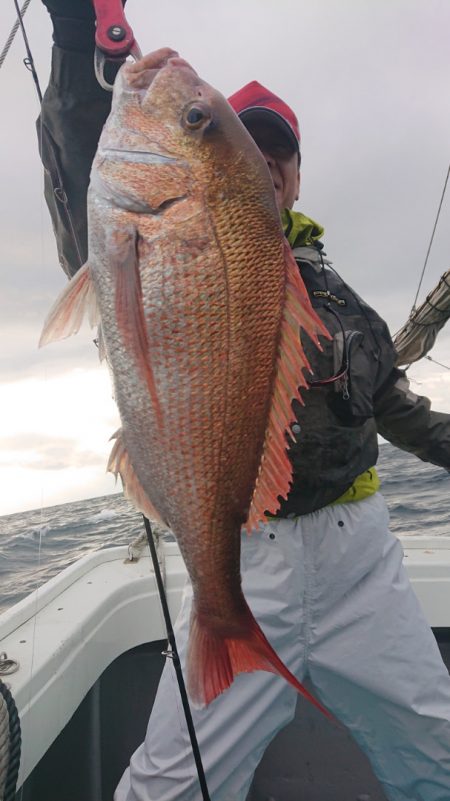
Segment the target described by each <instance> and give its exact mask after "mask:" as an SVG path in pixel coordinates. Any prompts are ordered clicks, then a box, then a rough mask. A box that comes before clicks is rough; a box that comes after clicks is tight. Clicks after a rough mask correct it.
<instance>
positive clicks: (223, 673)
mask: <svg viewBox="0 0 450 801" xmlns="http://www.w3.org/2000/svg"><path fill="white" fill-rule="evenodd" d="M236 628H237V627H234V628H233V633H230V636H229V637H227V634H226V632H225V633H224V631H223V630H214V629H213V628H212V627H211V625H208V620H207V619H205V620H204V621H202V620H201V619H200V616H199V615H198V614H197V612H196V610H195V607H193V611H192V616H191V628H190V633H189V644H188V654H187V688H188V693H189V697H190V699H191V702H192V703H193V705H194V706H197V707H203V706H205V705H207V704H209V703H211V701H213V700H214V698H217V696H218V695H220V694H221V693H223V692H224V691H225V690H227V689H228V687H230V685H231V684H232V682H233V679H234V678H235V676H237V675H238V674H239V673H252V672H253V671H255V670H265V671H267V672H269V673H276V674H278V675H279V676H282V677H283V678H284V679H286V681H288V682H289V684H291V685H292V687H294V688H295V689H296V690H297V692H299V693H300V694H301V695H303V696H304V697H305V698H306V699H307V700H308V701H310V702H311V703H312V704H313V705H314V706H315V707H317V709H320V711H321V712H322V713H323V714H324V715H325V716H326V717H327V718H330V719H331V718H332V715H331V713H330V712H328V710H327V709H325V707H324V706H322V704H321V703H320V702H319V701H317V699H316V698H314V696H313V695H312V694H311V693H310V692H309V691H308V690H307V689H306V687H304V686H303V684H302V683H301V682H300V681H298V679H297V678H296V677H295V676H294V675H293V673H291V672H290V670H288V668H287V667H286V665H285V664H284V663H283V662H282V661H281V659H280V658H279V656H277V654H276V653H275V651H274V649H273V648H272V646H271V645H270V643H269V641H268V640H267V638H266V636H265V634H264V633H263V631H262V629H261V628H260V626H259V625H258V623H257V622H256V620H255V618H254V617H253V615H252V613H251V611H250V609H249V608H248V607H247V608H246V611H245V616H244V618H243V620H242V621H241V625H240V626H239V634H238V635H236Z"/></svg>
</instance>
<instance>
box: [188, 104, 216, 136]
mask: <svg viewBox="0 0 450 801" xmlns="http://www.w3.org/2000/svg"><path fill="white" fill-rule="evenodd" d="M210 119H211V114H210V112H209V109H205V108H202V105H201V104H200V103H194V105H192V106H190V108H188V109H187V111H186V112H185V114H184V123H185V125H186V128H190V129H191V130H195V129H196V128H201V127H202V126H203V125H204V124H205V123H206V122H209V121H210Z"/></svg>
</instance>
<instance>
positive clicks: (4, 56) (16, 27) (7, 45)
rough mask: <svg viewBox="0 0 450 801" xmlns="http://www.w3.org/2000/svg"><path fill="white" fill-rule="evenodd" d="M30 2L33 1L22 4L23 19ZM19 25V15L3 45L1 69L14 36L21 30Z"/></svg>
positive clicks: (0, 59) (0, 57)
mask: <svg viewBox="0 0 450 801" xmlns="http://www.w3.org/2000/svg"><path fill="white" fill-rule="evenodd" d="M30 3H31V0H25V2H24V4H23V6H22V8H21V10H20V12H19V16H20V18H21V19H22V17H23V16H24V14H25V12H26V10H27V8H28V6H29V5H30ZM16 8H17V7H16ZM19 25H20V21H19V17H18V18H17V19H16V21H15V23H14V25H13V26H12V28H11V33H10V34H9V36H8V38H7V40H6V42H5V45H4V47H3V50H2V52H1V54H0V69H1V68H2V66H3V62H4V60H5V58H6V56H7V55H8V53H9V48H10V47H11V45H12V43H13V41H14V37H15V35H16V33H17V31H18V30H19Z"/></svg>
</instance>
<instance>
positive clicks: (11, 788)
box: [0, 681, 22, 801]
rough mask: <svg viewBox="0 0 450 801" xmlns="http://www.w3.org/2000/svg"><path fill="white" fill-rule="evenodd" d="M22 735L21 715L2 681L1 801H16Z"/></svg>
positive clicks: (0, 726) (0, 693)
mask: <svg viewBox="0 0 450 801" xmlns="http://www.w3.org/2000/svg"><path fill="white" fill-rule="evenodd" d="M21 744H22V735H21V730H20V720H19V713H18V711H17V707H16V704H15V702H14V698H13V697H12V695H11V693H10V691H9V690H8V688H7V686H6V684H4V683H3V682H2V681H0V801H14V799H15V796H16V784H17V777H18V775H19V765H20V749H21Z"/></svg>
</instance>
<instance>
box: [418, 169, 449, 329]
mask: <svg viewBox="0 0 450 801" xmlns="http://www.w3.org/2000/svg"><path fill="white" fill-rule="evenodd" d="M449 176H450V164H449V165H448V170H447V176H446V178H445V182H444V188H443V190H442V195H441V199H440V201H439V207H438V210H437V214H436V219H435V221H434V226H433V231H432V234H431V239H430V243H429V245H428V250H427V254H426V256H425V262H424V265H423V268H422V273H421V276H420V280H419V286H418V287H417V292H416V296H415V298H414V302H413V305H412V308H411V311H410V317H411V316H412V315H413V314H414V312H415V311H416V303H417V298H418V297H419V292H420V288H421V286H422V281H423V277H424V275H425V270H426V268H427V264H428V258H429V256H430V251H431V246H432V244H433V240H434V235H435V233H436V228H437V224H438V221H439V216H440V213H441V209H442V204H443V202H444V197H445V192H446V190H447V184H448V179H449Z"/></svg>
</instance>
